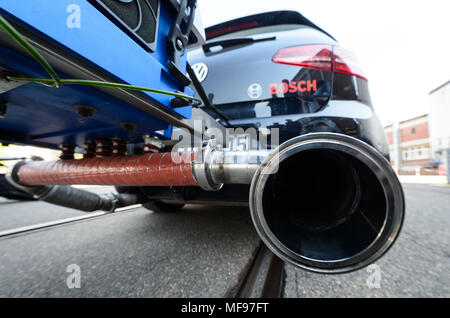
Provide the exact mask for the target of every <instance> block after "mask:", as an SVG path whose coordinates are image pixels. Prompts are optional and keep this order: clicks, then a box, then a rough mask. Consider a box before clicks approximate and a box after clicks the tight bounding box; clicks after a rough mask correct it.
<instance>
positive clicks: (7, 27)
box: [0, 15, 201, 102]
mask: <svg viewBox="0 0 450 318" xmlns="http://www.w3.org/2000/svg"><path fill="white" fill-rule="evenodd" d="M0 28H2V29H3V30H4V31H5V32H6V33H8V34H9V35H10V36H11V37H12V38H13V39H14V40H15V41H16V42H17V43H18V44H19V45H20V46H22V47H23V48H24V49H25V51H27V52H28V54H30V55H31V57H32V58H33V59H34V60H36V61H37V62H38V63H39V64H40V65H41V66H42V67H43V68H44V69H45V70H46V71H47V73H48V74H49V75H50V77H51V78H35V77H26V76H7V77H6V78H7V79H8V80H11V81H24V82H36V83H41V84H44V85H46V86H49V87H56V88H59V87H61V85H62V84H67V85H85V86H97V87H112V88H120V89H126V90H134V91H145V92H150V93H157V94H163V95H169V96H174V97H178V98H185V99H188V100H191V101H197V102H201V100H200V99H199V98H196V97H192V96H189V95H186V94H181V93H173V92H168V91H164V90H159V89H154V88H147V87H141V86H133V85H128V84H121V83H111V82H102V81H91V80H81V79H61V78H59V76H58V74H56V72H55V70H54V69H53V67H52V66H51V65H50V64H49V63H48V62H47V61H46V60H45V58H44V57H43V56H42V55H41V54H40V53H39V52H38V51H37V50H36V49H35V48H34V47H33V46H32V45H31V44H30V42H28V41H27V39H25V38H24V37H23V36H22V35H21V34H20V33H19V32H18V31H17V30H16V29H15V28H14V27H13V26H12V25H11V24H10V23H9V22H8V21H7V20H6V19H5V18H4V17H3V16H2V15H0Z"/></svg>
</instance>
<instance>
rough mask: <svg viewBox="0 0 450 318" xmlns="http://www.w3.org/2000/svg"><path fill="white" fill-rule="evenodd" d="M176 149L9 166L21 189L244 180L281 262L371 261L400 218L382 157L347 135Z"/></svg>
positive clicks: (331, 267) (340, 265)
mask: <svg viewBox="0 0 450 318" xmlns="http://www.w3.org/2000/svg"><path fill="white" fill-rule="evenodd" d="M180 155H181V157H180V158H184V160H181V161H174V159H173V158H172V156H171V154H170V153H152V154H144V155H138V156H129V157H111V158H92V159H83V160H64V161H57V162H30V163H24V164H21V165H19V166H17V167H16V169H14V170H15V172H14V173H13V176H14V177H15V180H16V183H17V184H19V185H23V186H28V187H30V186H42V185H68V184H102V185H126V186H198V187H201V188H203V189H204V190H208V191H216V190H219V189H220V188H221V187H222V185H223V184H227V183H230V184H239V183H240V184H250V183H251V187H250V195H249V204H250V211H251V216H252V219H253V223H254V225H255V227H256V230H257V231H258V233H259V235H260V236H261V238H262V240H263V241H264V242H265V243H266V245H267V246H268V247H269V248H270V249H271V250H272V251H273V252H274V253H275V254H276V255H278V256H279V257H280V258H282V259H283V260H285V261H286V262H288V263H291V264H294V265H296V266H298V267H301V268H304V269H308V270H311V271H315V272H321V273H341V272H348V271H352V270H356V269H359V268H361V267H364V266H366V265H368V264H369V263H371V262H373V261H375V260H376V259H378V258H379V257H380V256H382V255H383V254H384V253H385V252H386V251H387V250H388V249H389V248H390V247H391V246H392V244H393V243H394V241H395V239H396V238H397V236H398V234H399V232H400V228H401V226H402V223H403V218H404V210H405V203H404V197H403V190H402V187H401V185H400V183H399V181H398V179H397V176H396V175H395V173H394V171H393V170H392V168H391V166H390V164H389V162H388V161H387V160H386V159H385V158H384V157H383V156H382V155H381V154H380V153H379V152H378V151H377V150H376V149H374V148H372V147H371V146H369V145H368V144H366V143H365V142H363V141H361V140H359V139H356V138H353V137H349V136H346V135H342V134H335V133H313V134H308V135H303V136H300V137H297V138H294V139H291V140H289V141H287V142H285V143H284V144H282V145H281V146H280V147H278V148H277V149H276V150H273V151H271V152H269V151H265V150H254V151H232V150H230V149H221V148H218V147H215V146H214V144H213V143H209V144H208V146H206V147H205V148H204V149H202V150H199V152H196V153H192V152H183V153H180ZM197 159H201V160H197ZM72 192H73V191H71V192H70V193H72ZM58 193H61V194H62V193H63V192H62V191H59V192H58ZM64 196H67V195H65V194H64ZM65 200H66V199H65ZM67 200H68V199H67ZM67 200H66V201H67ZM59 201H60V200H59ZM59 201H57V202H56V201H55V202H56V203H57V204H61V203H60V202H59ZM97 201H98V200H97ZM97 201H96V202H97Z"/></svg>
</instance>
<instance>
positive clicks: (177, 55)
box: [166, 0, 197, 86]
mask: <svg viewBox="0 0 450 318" xmlns="http://www.w3.org/2000/svg"><path fill="white" fill-rule="evenodd" d="M180 2H181V3H180V11H179V12H178V15H177V17H176V19H175V22H174V24H173V25H172V28H171V29H170V33H169V35H168V36H167V42H166V45H167V50H168V52H169V58H170V62H169V64H168V65H167V69H168V70H169V71H170V73H171V74H172V75H173V76H175V78H176V79H177V80H178V81H180V82H181V83H182V84H183V85H185V86H188V85H189V84H191V80H190V79H189V78H188V77H187V76H186V75H185V74H184V72H182V71H181V70H180V68H179V67H180V59H181V57H182V56H183V55H184V53H185V51H186V47H187V45H188V42H189V35H190V33H191V31H192V27H193V25H194V18H195V9H196V7H197V0H181V1H180ZM185 20H186V21H187V23H186V26H185V27H184V30H185V32H184V33H183V31H182V30H181V24H182V22H183V21H185Z"/></svg>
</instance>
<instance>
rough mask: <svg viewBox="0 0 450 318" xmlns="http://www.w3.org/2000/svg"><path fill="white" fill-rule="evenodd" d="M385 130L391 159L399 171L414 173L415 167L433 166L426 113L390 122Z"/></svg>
mask: <svg viewBox="0 0 450 318" xmlns="http://www.w3.org/2000/svg"><path fill="white" fill-rule="evenodd" d="M385 131H386V135H387V138H388V141H389V150H390V153H391V161H392V163H393V165H394V166H395V168H396V169H398V170H399V172H414V173H415V171H416V168H417V167H419V168H425V167H426V168H431V167H432V166H433V156H432V153H431V144H430V134H429V116H428V115H422V116H419V117H415V118H412V119H408V120H404V121H401V122H399V123H395V124H391V125H389V126H386V127H385ZM436 168H437V166H436Z"/></svg>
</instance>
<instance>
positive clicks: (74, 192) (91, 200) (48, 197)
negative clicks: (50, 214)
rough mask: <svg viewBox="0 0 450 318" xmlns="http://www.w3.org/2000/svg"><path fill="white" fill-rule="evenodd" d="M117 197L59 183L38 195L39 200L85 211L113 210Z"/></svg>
mask: <svg viewBox="0 0 450 318" xmlns="http://www.w3.org/2000/svg"><path fill="white" fill-rule="evenodd" d="M117 199H118V198H115V197H114V196H113V195H102V196H100V195H98V194H95V193H92V192H88V191H84V190H81V189H77V188H73V187H71V186H59V185H55V186H52V187H51V188H50V190H49V191H48V192H47V193H45V194H44V195H42V196H40V197H39V200H41V201H45V202H48V203H53V204H56V205H60V206H64V207H66V208H72V209H77V210H81V211H85V212H93V211H98V210H102V211H113V210H114V208H115V201H116V200H117Z"/></svg>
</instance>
